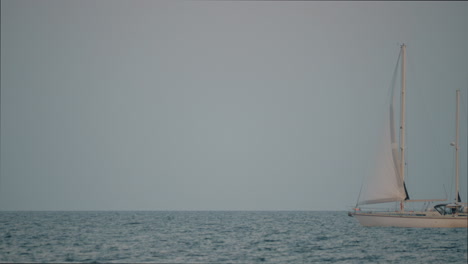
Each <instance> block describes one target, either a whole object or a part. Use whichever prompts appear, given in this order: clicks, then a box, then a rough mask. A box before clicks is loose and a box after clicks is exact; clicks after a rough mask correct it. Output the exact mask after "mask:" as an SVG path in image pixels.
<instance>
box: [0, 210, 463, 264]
mask: <svg viewBox="0 0 468 264" xmlns="http://www.w3.org/2000/svg"><path fill="white" fill-rule="evenodd" d="M467 232H468V230H467V229H425V228H422V229H415V228H379V227H362V226H360V225H359V224H358V222H357V221H356V219H354V218H351V217H348V216H347V214H346V212H314V211H307V212H296V211H294V212H287V211H279V212H264V211H260V212H253V211H239V212H233V211H226V212H221V211H214V212H211V211H207V212H204V211H203V212H190V211H186V212H185V211H183V212H165V211H156V212H0V262H94V263H99V262H105V263H109V262H115V263H118V262H122V263H142V262H152V263H322V262H327V263H467V259H468V253H467V251H468V244H467V243H468V242H467V239H468V233H467Z"/></svg>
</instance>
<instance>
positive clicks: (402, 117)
mask: <svg viewBox="0 0 468 264" xmlns="http://www.w3.org/2000/svg"><path fill="white" fill-rule="evenodd" d="M401 57H402V61H401V103H400V177H401V180H402V182H403V185H404V184H405V104H406V103H405V101H406V100H405V96H406V45H405V44H402V45H401ZM405 192H406V187H405ZM400 209H401V211H403V210H404V203H403V201H402V202H401V203H400Z"/></svg>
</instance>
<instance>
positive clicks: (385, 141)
mask: <svg viewBox="0 0 468 264" xmlns="http://www.w3.org/2000/svg"><path fill="white" fill-rule="evenodd" d="M393 97H394V96H393V92H392V99H391V103H390V108H389V114H388V116H389V120H388V121H387V122H385V127H384V131H383V133H382V136H383V138H382V139H381V146H380V148H379V150H378V153H377V156H376V158H377V160H376V163H375V164H376V167H375V171H374V174H373V175H372V176H371V177H369V178H368V179H367V181H366V184H365V188H364V189H363V193H362V194H361V196H360V201H359V202H358V204H360V205H363V204H374V203H387V202H395V201H403V200H405V198H406V191H405V187H404V183H403V179H402V178H401V176H400V173H399V170H400V153H399V150H398V143H397V142H396V131H395V120H394V119H395V118H394V109H393V108H394V107H393V105H394V98H393Z"/></svg>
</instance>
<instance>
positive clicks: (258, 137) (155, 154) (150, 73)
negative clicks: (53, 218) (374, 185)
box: [0, 0, 468, 210]
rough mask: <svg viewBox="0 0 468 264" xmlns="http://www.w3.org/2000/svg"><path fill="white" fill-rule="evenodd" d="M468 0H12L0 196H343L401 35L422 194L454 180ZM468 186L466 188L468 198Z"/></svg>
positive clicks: (176, 206)
mask: <svg viewBox="0 0 468 264" xmlns="http://www.w3.org/2000/svg"><path fill="white" fill-rule="evenodd" d="M467 14H468V2H451V3H447V2H411V3H405V2H349V1H345V2H322V1H319V2H314V1H310V2H309V1H299V2H286V1H285V2H282V1H272V2H269V1H252V2H250V1H221V2H217V1H170V2H166V1H106V0H101V1H67V0H65V1H62V0H61V1H21V0H20V1H5V0H4V1H2V2H1V167H0V168H1V171H0V172H1V173H0V210H325V209H328V210H345V209H347V208H348V206H353V205H354V203H355V201H356V199H357V195H358V193H359V188H360V186H361V182H362V179H363V177H364V176H365V175H367V174H369V171H370V168H371V163H372V160H373V156H374V154H375V145H376V144H375V143H376V141H377V139H378V138H379V137H378V132H379V129H380V128H381V127H382V125H383V120H382V117H383V116H384V113H385V111H386V110H387V108H386V106H385V102H386V101H388V96H387V95H388V89H389V87H390V85H391V81H392V75H393V70H394V68H395V64H396V61H397V58H398V53H399V48H400V46H399V44H401V43H402V42H405V43H406V44H407V45H408V47H407V54H408V57H407V58H408V71H407V74H408V82H407V89H408V97H407V103H408V105H407V109H408V117H407V122H408V123H407V124H408V131H407V143H408V152H407V158H408V178H407V185H408V189H409V191H410V195H412V196H413V197H412V198H440V197H444V196H445V193H444V191H443V188H442V187H441V186H442V185H445V186H446V189H447V190H448V191H449V190H450V188H452V189H453V177H452V175H453V173H454V166H453V164H454V160H453V149H452V148H451V147H450V146H449V143H450V141H452V140H453V138H454V133H455V132H454V119H455V118H454V111H455V105H454V103H455V90H456V89H462V94H463V96H464V99H463V100H464V102H465V104H464V106H463V107H464V110H463V111H464V113H465V115H463V116H464V117H465V120H464V123H462V129H463V132H462V135H463V137H462V144H463V145H462V150H464V151H462V159H461V165H462V170H461V173H462V174H461V175H462V178H461V180H462V181H461V183H462V184H461V185H462V198H463V199H464V200H465V201H466V199H467V197H466V196H467V195H466V192H467V191H466V185H467V184H466V178H467V172H466V163H467V162H466V161H467V157H466V146H467V144H466V134H467V132H466V101H467V100H466V98H467V90H468V89H467V87H468V77H467V76H468V50H467V47H468V30H467V28H468V16H467ZM463 196H464V197H463Z"/></svg>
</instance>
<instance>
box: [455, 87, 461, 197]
mask: <svg viewBox="0 0 468 264" xmlns="http://www.w3.org/2000/svg"><path fill="white" fill-rule="evenodd" d="M459 118H460V90H457V112H456V115H455V119H456V131H455V203H458V197H459V189H458V178H459V175H458V172H459V171H458V170H459V168H458V133H459V132H458V130H459V128H460V124H459Z"/></svg>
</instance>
